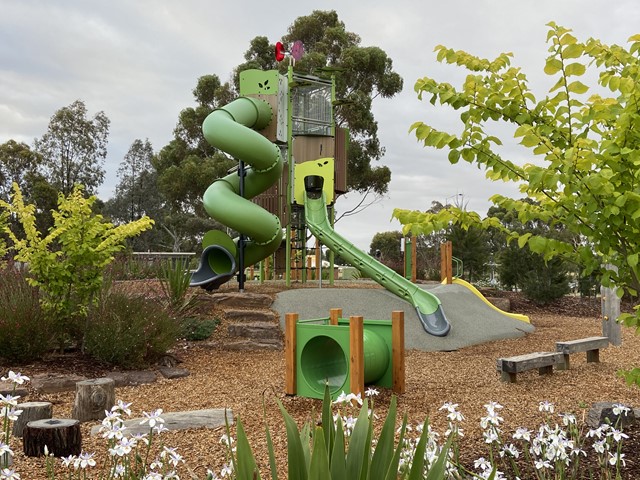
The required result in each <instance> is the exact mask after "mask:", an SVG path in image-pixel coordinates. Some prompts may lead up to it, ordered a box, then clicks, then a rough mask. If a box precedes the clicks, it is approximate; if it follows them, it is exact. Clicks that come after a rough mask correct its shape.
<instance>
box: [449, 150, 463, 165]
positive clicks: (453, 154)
mask: <svg viewBox="0 0 640 480" xmlns="http://www.w3.org/2000/svg"><path fill="white" fill-rule="evenodd" d="M448 158H449V163H451V164H452V165H455V164H456V163H458V161H459V160H460V150H450V151H449V155H448Z"/></svg>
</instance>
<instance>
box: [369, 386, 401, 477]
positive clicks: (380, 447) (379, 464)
mask: <svg viewBox="0 0 640 480" xmlns="http://www.w3.org/2000/svg"><path fill="white" fill-rule="evenodd" d="M396 403H397V400H396V397H395V396H393V397H391V404H390V405H389V411H388V413H387V418H386V420H385V422H384V425H383V427H382V431H381V432H380V437H378V444H377V445H376V449H375V451H374V452H373V457H372V458H371V474H370V477H369V478H370V479H371V480H384V478H385V476H386V473H387V471H388V470H389V466H390V465H391V461H392V459H393V453H394V451H393V440H394V434H395V428H396V412H397V407H396Z"/></svg>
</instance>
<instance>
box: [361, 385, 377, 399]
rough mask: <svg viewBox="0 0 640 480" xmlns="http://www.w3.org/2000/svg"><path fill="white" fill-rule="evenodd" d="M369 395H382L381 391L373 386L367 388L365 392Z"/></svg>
mask: <svg viewBox="0 0 640 480" xmlns="http://www.w3.org/2000/svg"><path fill="white" fill-rule="evenodd" d="M364 394H365V395H366V396H367V397H374V396H378V395H380V392H379V391H378V390H376V389H375V388H373V387H369V388H367V391H366V392H364Z"/></svg>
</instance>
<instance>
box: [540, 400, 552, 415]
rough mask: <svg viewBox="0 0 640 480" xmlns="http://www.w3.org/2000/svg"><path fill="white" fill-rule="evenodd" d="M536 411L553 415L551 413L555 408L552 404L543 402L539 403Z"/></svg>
mask: <svg viewBox="0 0 640 480" xmlns="http://www.w3.org/2000/svg"><path fill="white" fill-rule="evenodd" d="M538 410H540V411H541V412H548V413H553V411H554V410H555V406H554V405H553V403H551V402H548V401H547V400H545V401H544V402H540V404H539V405H538Z"/></svg>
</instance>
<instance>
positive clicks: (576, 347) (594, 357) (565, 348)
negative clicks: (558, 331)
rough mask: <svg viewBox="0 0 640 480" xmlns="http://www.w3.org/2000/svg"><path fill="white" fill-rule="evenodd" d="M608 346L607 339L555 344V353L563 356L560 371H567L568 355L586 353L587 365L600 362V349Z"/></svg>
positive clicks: (590, 338) (598, 338)
mask: <svg viewBox="0 0 640 480" xmlns="http://www.w3.org/2000/svg"><path fill="white" fill-rule="evenodd" d="M608 346H609V338H608V337H587V338H580V339H578V340H569V341H568V342H556V351H557V352H560V353H562V354H563V355H564V366H563V367H558V368H561V369H569V355H571V354H572V353H578V352H587V363H592V362H593V363H598V362H599V361H600V349H601V348H607V347H608Z"/></svg>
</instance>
